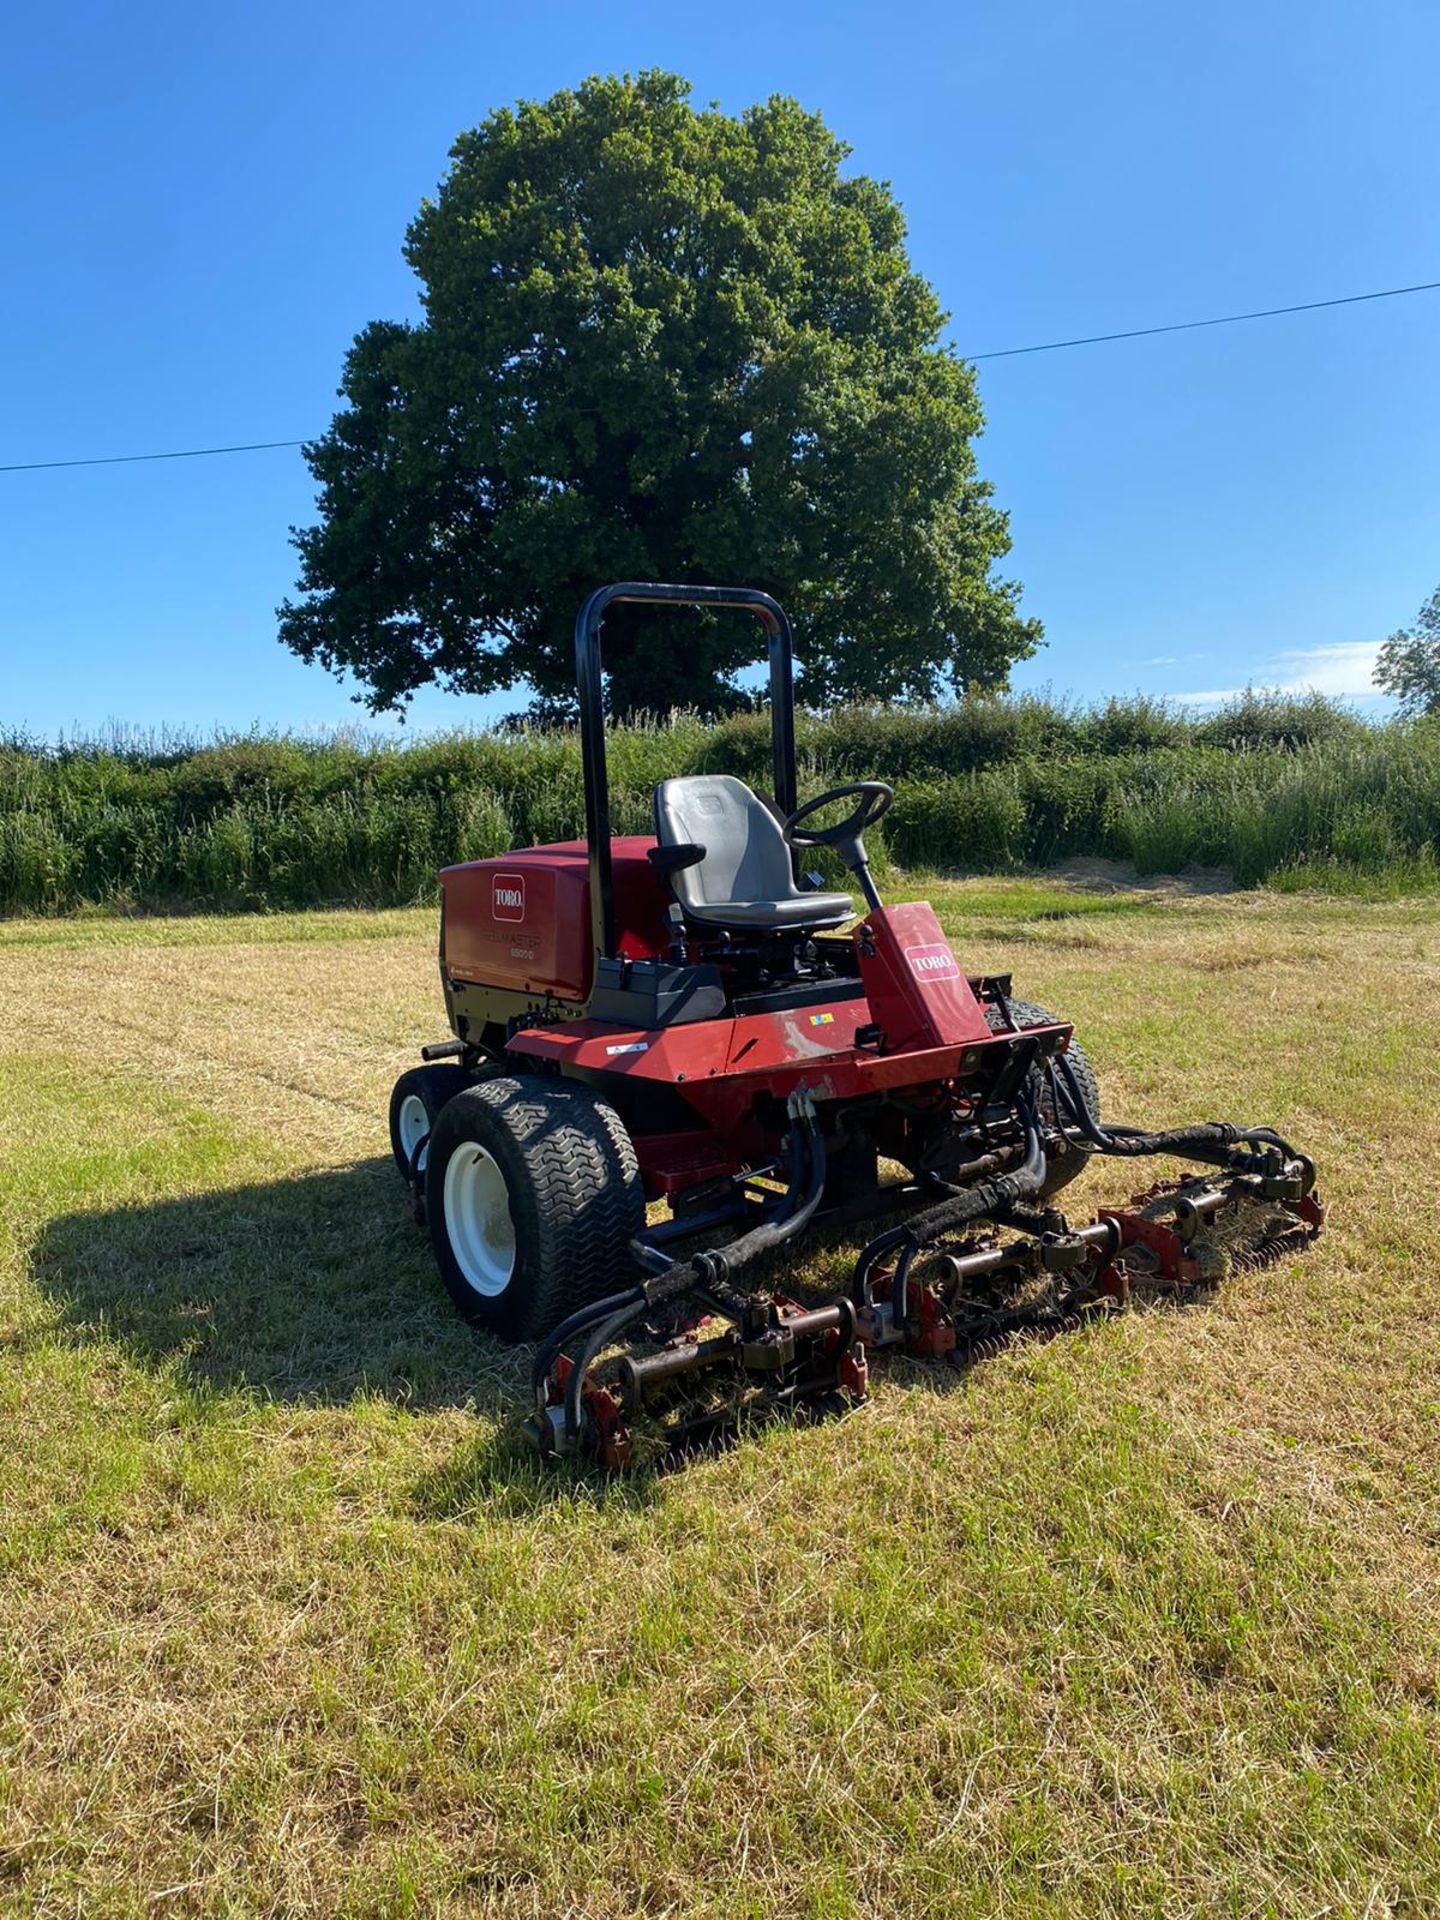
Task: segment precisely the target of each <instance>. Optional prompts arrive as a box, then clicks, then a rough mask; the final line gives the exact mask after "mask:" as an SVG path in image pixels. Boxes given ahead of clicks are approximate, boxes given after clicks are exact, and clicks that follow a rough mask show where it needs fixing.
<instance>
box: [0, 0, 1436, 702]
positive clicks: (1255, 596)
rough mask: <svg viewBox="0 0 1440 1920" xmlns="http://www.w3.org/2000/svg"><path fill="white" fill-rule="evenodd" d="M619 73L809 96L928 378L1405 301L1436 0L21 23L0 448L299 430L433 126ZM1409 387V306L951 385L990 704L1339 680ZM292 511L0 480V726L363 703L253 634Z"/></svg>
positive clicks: (249, 471)
mask: <svg viewBox="0 0 1440 1920" xmlns="http://www.w3.org/2000/svg"><path fill="white" fill-rule="evenodd" d="M642 66H665V67H670V68H673V69H675V70H677V71H679V72H682V73H684V74H686V75H687V76H688V77H689V78H690V79H691V80H692V81H693V82H694V86H695V91H696V95H697V97H698V98H699V99H700V100H702V101H703V100H708V99H716V100H718V101H719V102H720V103H721V104H722V105H723V106H725V107H727V108H730V109H739V108H741V107H743V106H745V105H746V104H748V103H749V102H750V101H752V100H755V99H757V98H760V97H763V96H764V95H765V94H767V93H770V92H773V91H782V92H788V93H793V94H795V95H797V96H798V97H799V98H800V99H801V100H802V101H804V102H805V103H806V104H807V105H809V106H812V107H816V108H819V109H820V110H821V111H822V112H823V113H824V114H825V115H826V117H827V119H828V120H829V122H830V124H831V125H832V126H833V127H834V129H835V130H836V131H837V132H838V133H839V134H840V135H842V136H843V137H844V138H845V139H846V140H848V141H849V142H850V144H851V145H852V147H853V149H854V156H853V161H852V165H853V166H854V167H855V168H856V169H857V170H863V171H865V172H868V173H871V174H875V175H877V176H879V177H881V178H884V179H887V180H889V181H890V182H891V184H892V185H893V187H894V189H895V191H896V193H897V195H898V196H899V198H900V200H901V202H902V203H903V205H904V207H905V209H906V213H907V215H908V219H909V225H910V240H911V249H912V253H913V257H914V259H915V262H916V264H917V266H918V267H919V268H920V269H921V271H923V272H924V273H925V274H926V275H928V277H929V278H930V279H931V280H932V281H933V282H934V284H935V285H936V286H937V288H938V289H939V291H940V294H941V296H942V298H943V300H944V302H945V304H946V306H947V307H948V308H949V309H950V311H951V314H952V316H953V317H952V323H951V325H952V334H953V338H954V340H955V341H956V343H957V344H958V345H959V346H960V347H961V348H962V349H963V350H966V351H970V352H975V353H982V352H985V351H988V350H991V349H996V348H1002V347H1009V346H1016V345H1023V344H1026V343H1028V342H1032V341H1043V340H1051V339H1057V338H1063V337H1067V336H1070V335H1075V334H1089V333H1099V332H1105V331H1108V330H1110V329H1114V328H1124V327H1138V326H1145V325H1151V324H1161V323H1164V322H1166V321H1171V320H1184V319H1189V318H1194V317H1198V316H1203V315H1208V314H1216V313H1226V312H1233V311H1236V310H1240V309H1244V308H1249V307H1265V306H1273V305H1282V304H1287V303H1290V302H1293V301H1302V300H1307V299H1324V298H1327V297H1331V296H1334V295H1340V294H1347V293H1357V292H1361V291H1364V290H1366V289H1368V288H1372V287H1388V286H1398V285H1403V284H1408V283H1410V282H1414V281H1421V280H1435V279H1440V146H1437V143H1436V139H1435V96H1434V86H1435V76H1436V74H1437V73H1440V9H1437V8H1436V7H1435V5H1434V4H1433V0H1371V3H1370V4H1364V5H1362V4H1359V3H1358V0H1356V4H1343V5H1342V4H1336V3H1335V0H1330V3H1328V4H1327V0H1294V3H1293V4H1289V3H1282V0H1245V3H1243V4H1241V3H1239V0H1212V3H1211V4H1209V5H1207V6H1205V7H1203V8H1200V7H1195V8H1180V7H1167V6H1156V5H1154V4H1153V0H1145V3H1142V0H1085V3H1084V4H1078V3H1077V4H1063V3H1061V0H1034V4H1032V5H1030V6H1028V7H1024V8H1017V7H1002V6H1000V5H998V4H984V5H981V4H970V5H966V4H960V5H956V4H954V3H953V0H951V3H950V4H928V3H926V4H920V0H893V3H892V4H890V5H888V6H886V7H884V8H879V7H876V6H874V5H869V6H865V5H858V4H853V3H852V0H827V4H824V5H818V4H808V3H806V4H786V3H785V0H779V3H778V4H777V3H776V0H771V3H770V4H768V5H756V4H753V0H735V3H732V4H727V5H725V6H723V7H711V8H693V7H679V6H676V5H674V4H673V0H667V3H666V4H643V5H641V4H614V3H612V0H605V3H602V4H596V0H588V4H583V5H582V4H573V3H572V0H561V3H559V4H555V3H553V0H552V3H550V4H544V3H542V4H540V5H535V6H528V7H523V6H522V7H517V6H515V5H513V4H505V5H498V4H491V3H490V0H485V4H476V3H474V0H472V3H471V4H458V3H456V0H419V3H418V4H411V5H409V6H407V7H405V8H400V7H397V6H395V5H393V4H390V5H380V4H376V3H375V0H347V4H346V5H344V6H341V5H339V4H338V3H337V0H325V3H324V4H307V3H306V0H289V3H288V4H284V5H281V4H277V3H276V0H250V4H247V5H246V6H244V7H239V8H216V7H195V6H193V5H185V6H181V5H178V4H175V3H174V0H152V3H151V4H146V5H142V6H140V7H135V6H133V5H125V6H122V5H119V4H98V0H92V3H91V4H65V3H64V0H60V3H59V4H57V5H54V6H51V7H48V8H43V9H42V8H40V7H33V6H32V7H29V8H26V9H24V10H23V12H21V11H19V10H13V11H12V12H11V14H10V16H9V19H8V22H7V31H6V52H5V60H4V62H3V66H0V159H3V177H4V180H5V182H6V187H7V191H6V195H5V263H6V271H5V275H4V284H3V287H0V364H3V366H4V368H5V389H6V392H5V404H4V409H3V415H0V420H3V426H0V462H8V461H22V460H44V459H57V460H58V459H65V458H71V457H80V456H84V455H91V454H111V453H115V454H119V453H131V452H142V451H148V450H152V449H155V450H158V449H163V448H168V447H186V446H203V445H209V444H216V443H225V442H232V441H253V440H269V439H283V438H289V437H291V436H294V435H305V434H310V433H314V432H317V431H319V430H321V429H322V428H323V427H324V425H325V424H326V422H327V421H328V419H329V416H330V412H331V410H332V406H333V401H334V389H335V385H336V381H337V379H338V375H339V369H340V361H341V356H342V354H343V353H344V350H345V348H346V346H347V345H348V343H349V341H350V338H351V336H352V335H353V334H354V333H355V332H356V331H357V330H358V329H359V328H360V327H361V326H362V325H364V324H365V323H366V322H367V321H368V320H370V319H373V318H377V317H380V316H404V315H407V314H409V313H411V312H413V311H414V307H415V294H414V284H413V281H412V279H411V277H410V275H409V272H408V270H407V269H406V267H405V266H404V263H403V262H402V260H401V258H400V253H399V247H400V241H401V238H402V235H403V231H404V228H405V224H406V222H407V220H408V219H409V218H410V216H411V215H412V214H413V213H414V211H415V208H416V206H417V204H418V202H419V200H420V198H421V196H422V195H423V194H425V193H426V192H428V191H430V190H431V189H432V188H433V187H434V185H435V183H436V181H437V180H438V179H439V177H440V175H441V174H442V172H443V171H444V168H445V164H446V153H447V150H448V147H449V144H450V142H451V140H452V139H453V137H454V135H455V134H456V133H457V132H458V131H459V130H460V129H461V128H462V127H465V126H468V125H472V124H474V123H475V122H476V121H478V120H479V119H481V118H482V117H483V116H484V114H485V113H486V112H487V111H488V110H489V109H490V108H491V107H493V106H496V105H499V104H502V103H505V102H508V101H511V100H513V99H515V98H516V97H518V96H521V95H528V96H532V97H533V96H537V95H538V96H543V95H545V94H547V93H549V92H552V91H553V90H555V89H556V88H558V87H561V86H564V85H568V84H572V83H574V82H575V81H577V80H579V79H580V78H582V77H583V76H584V75H585V74H586V73H589V72H595V71H617V70H632V71H633V70H635V69H637V68H639V67H642ZM1437 373H1440V293H1432V294H1421V295H1417V296H1414V297H1413V298H1410V299H1405V300H1394V301H1381V302H1377V303H1374V304H1371V305H1367V306H1361V307H1351V308H1342V309H1339V310H1337V311H1333V312H1328V313H1314V314H1301V315H1296V316H1293V317H1291V318H1288V319H1280V320H1268V321H1259V322H1255V323H1252V324H1249V325H1244V326H1236V327H1227V328H1219V329H1215V330H1213V331H1209V332H1203V333H1192V334H1179V335H1172V336H1169V337H1162V338H1159V339H1153V340H1140V341H1131V342H1124V343H1119V344H1116V345H1110V346H1096V347H1086V348H1080V349H1077V350H1075V351H1073V352H1067V353H1055V354H1039V355H1034V356H1025V357H1021V358H1016V359H1009V360H998V361H991V362H989V363H987V364H984V365H982V367H981V368H980V382H981V392H982V396H983V399H984V403H985V407H986V411H987V414H988V417H989V429H988V432H987V434H986V436H985V438H984V440H983V441H982V442H981V443H980V459H981V465H982V469H983V470H984V471H985V472H986V473H987V474H988V475H989V476H990V477H991V478H992V479H993V480H994V482H995V485H996V490H997V495H998V499H999V501H1000V503H1001V504H1002V505H1003V506H1005V507H1006V508H1008V509H1009V511H1010V513H1011V515H1012V531H1013V536H1014V552H1013V554H1012V556H1011V561H1010V564H1009V568H1008V571H1010V572H1011V573H1013V574H1014V575H1015V576H1016V577H1018V578H1019V579H1021V580H1023V581H1024V583H1025V602H1024V604H1025V607H1026V610H1027V611H1029V612H1032V613H1035V614H1038V615H1039V616H1040V617H1041V618H1042V619H1043V620H1044V621H1045V623H1046V627H1047V632H1048V638H1049V645H1048V647H1047V648H1046V650H1045V651H1044V652H1043V653H1042V654H1041V655H1040V656H1039V658H1038V659H1037V660H1036V661H1034V662H1031V663H1028V664H1027V665H1026V666H1024V667H1023V668H1022V669H1020V671H1019V673H1018V674H1017V684H1020V685H1025V686H1040V685H1045V684H1049V685H1050V686H1051V687H1052V688H1053V689H1054V690H1055V691H1056V692H1070V693H1073V694H1076V695H1079V696H1081V697H1086V698H1088V697H1093V696H1096V695H1101V694H1104V693H1107V692H1126V691H1131V690H1134V689H1137V688H1141V689H1145V690H1146V691H1149V692H1152V693H1157V694H1175V695H1185V694H1195V693H1218V692H1225V691H1227V690H1229V689H1231V688H1235V687H1241V686H1244V685H1245V684H1247V682H1254V683H1256V684H1294V685H1316V686H1319V687H1321V688H1322V689H1324V690H1327V691H1332V692H1338V693H1363V692H1364V690H1365V688H1366V686H1367V684H1368V678H1369V665H1370V661H1371V659H1372V657H1373V649H1374V644H1375V643H1376V642H1377V641H1378V640H1379V639H1380V638H1382V637H1383V636H1384V635H1385V634H1386V633H1388V632H1389V631H1391V630H1392V629H1394V628H1395V627H1397V626H1399V625H1402V624H1405V623H1407V622H1408V621H1409V620H1410V619H1411V618H1412V617H1413V615H1414V614H1415V612H1416V610H1417V609H1418V607H1419V605H1420V603H1421V602H1422V600H1423V599H1424V598H1425V596H1426V595H1427V594H1428V593H1429V592H1430V591H1431V590H1432V589H1433V588H1434V587H1435V586H1436V584H1437V583H1440V484H1437V474H1440V467H1437V452H1440V378H1437ZM310 505H311V490H310V485H309V480H308V475H307V473H306V470H305V468H304V466H303V463H302V462H301V460H300V457H299V455H298V453H295V452H279V453H254V454H245V455H239V456H236V457H234V458H229V459H216V460H195V461H184V462H175V463H169V464H158V465H153V466H134V467H109V468H106V467H100V468H94V469H88V470H87V469H80V470H78V471H68V472H54V473H16V474H0V726H13V725H17V724H28V725H29V726H30V727H32V728H34V729H35V730H37V731H40V732H43V733H49V734H54V733H55V732H57V731H59V730H62V729H63V730H66V731H69V730H70V729H72V728H73V727H79V728H81V729H90V730H93V729H96V728H101V727H104V726H105V725H106V724H107V723H110V722H120V723H123V724H129V725H133V726H140V727H172V728H181V729H186V728H189V729H208V728H210V727H213V726H217V725H218V726H223V727H246V726H249V725H252V724H255V723H259V724H261V725H266V726H276V725H284V726H293V727H297V728H315V727H325V726H328V725H334V724H337V723H338V724H349V723H355V722H357V721H358V722H364V719H365V716H364V715H363V712H362V711H361V710H360V709H358V708H356V707H355V706H353V705H352V704H351V703H350V700H349V696H348V692H347V690H346V689H345V688H343V687H342V686H340V685H339V684H338V683H337V682H335V681H333V680H331V679H329V678H328V677H327V676H325V675H324V674H322V673H321V672H320V670H319V669H318V668H309V667H305V666H303V665H301V664H300V663H299V662H298V661H296V660H294V659H293V658H292V657H291V656H289V655H288V654H286V653H285V652H284V651H283V650H282V649H281V647H280V646H279V644H278V642H277V641H276V639H275V624H274V615H273V609H274V607H275V605H276V603H277V602H278V601H279V600H280V599H281V598H282V597H283V595H284V594H285V593H286V592H287V591H288V590H289V587H290V585H291V583H292V580H293V573H294V569H293V555H292V553H291V550H290V547H289V545H288V540H287V528H288V526H289V524H290V523H292V522H303V521H305V520H306V519H307V518H309V517H310ZM496 704H498V706H499V707H500V708H502V709H503V707H504V706H505V705H506V704H507V703H506V702H504V701H503V700H502V701H500V702H498V703H492V707H493V706H494V705H496ZM486 714H487V708H486V705H485V703H483V702H478V701H473V700H471V701H468V702H467V701H461V700H458V699H455V698H452V697H449V696H445V695H442V694H440V693H439V692H436V691H428V692H427V693H425V694H424V695H423V696H422V697H421V698H420V699H419V700H418V701H417V703H416V705H415V708H414V709H413V711H412V725H418V726H421V727H434V726H448V725H456V724H465V723H474V722H476V721H480V720H483V719H484V718H485V717H486Z"/></svg>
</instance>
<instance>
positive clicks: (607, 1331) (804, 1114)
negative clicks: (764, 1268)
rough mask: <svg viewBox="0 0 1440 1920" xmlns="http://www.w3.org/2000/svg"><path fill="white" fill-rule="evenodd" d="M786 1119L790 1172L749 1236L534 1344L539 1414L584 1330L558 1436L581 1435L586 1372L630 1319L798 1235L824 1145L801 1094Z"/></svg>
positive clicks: (572, 1319)
mask: <svg viewBox="0 0 1440 1920" xmlns="http://www.w3.org/2000/svg"><path fill="white" fill-rule="evenodd" d="M788 1105H789V1109H790V1118H791V1124H792V1138H791V1164H792V1168H793V1177H792V1180H791V1184H790V1187H789V1189H788V1191H787V1193H786V1195H785V1201H784V1204H783V1206H782V1211H781V1213H780V1214H779V1216H778V1217H776V1218H774V1219H771V1220H766V1221H762V1222H761V1223H760V1224H759V1225H758V1226H755V1227H752V1228H751V1229H750V1230H749V1232H748V1233H742V1234H741V1235H740V1237H739V1238H738V1239H736V1240H732V1241H731V1242H730V1243H729V1245H728V1246H722V1247H711V1248H706V1249H705V1250H703V1251H702V1252H700V1253H696V1254H692V1255H691V1256H690V1258H689V1259H687V1260H681V1261H677V1262H676V1263H675V1265H674V1266H671V1267H667V1268H666V1269H664V1271H663V1272H660V1273H654V1274H651V1275H650V1276H649V1277H648V1278H647V1279H645V1280H643V1281H642V1282H641V1283H640V1284H639V1285H638V1286H635V1287H629V1288H626V1289H625V1290H624V1291H622V1292H620V1293H613V1294H609V1295H607V1296H606V1297H605V1298H604V1299H603V1300H594V1301H591V1302H590V1303H589V1304H588V1305H586V1306H584V1307H581V1308H580V1309H578V1311H577V1312H575V1313H572V1314H571V1315H570V1316H569V1318H568V1319H566V1320H563V1321H561V1323H560V1325H559V1326H558V1327H556V1328H555V1330H554V1331H553V1332H552V1333H551V1334H549V1335H548V1336H547V1337H546V1339H545V1340H544V1342H543V1343H542V1344H541V1345H540V1347H539V1348H537V1350H536V1353H535V1358H534V1361H533V1362H532V1364H531V1387H532V1389H533V1391H534V1394H535V1399H536V1406H537V1408H538V1409H539V1410H540V1411H541V1412H543V1411H544V1395H545V1382H546V1380H547V1378H548V1376H549V1373H550V1369H551V1367H552V1366H553V1365H554V1363H555V1358H556V1355H557V1354H558V1353H559V1352H560V1350H561V1348H562V1346H564V1345H565V1343H566V1342H567V1341H569V1340H573V1339H574V1338H575V1337H576V1336H577V1335H578V1334H580V1333H588V1335H589V1337H588V1338H587V1340H586V1342H585V1345H584V1348H583V1349H582V1351H581V1353H580V1356H579V1358H578V1360H577V1361H576V1364H575V1366H574V1367H573V1368H572V1370H571V1373H570V1377H569V1380H568V1381H567V1383H566V1388H565V1437H566V1441H567V1442H568V1443H569V1444H570V1445H572V1446H573V1445H574V1444H575V1442H576V1440H577V1439H578V1437H579V1433H580V1411H581V1397H582V1394H583V1392H584V1384H585V1376H586V1374H587V1372H588V1371H589V1369H590V1368H591V1367H592V1366H593V1365H594V1363H595V1361H596V1359H597V1358H598V1356H599V1355H600V1354H601V1353H602V1352H603V1351H604V1350H605V1348H606V1346H608V1345H609V1344H610V1342H611V1341H613V1340H614V1339H615V1337H616V1335H617V1334H619V1333H620V1332H621V1331H622V1330H623V1329H624V1328H625V1327H626V1326H628V1325H629V1324H630V1322H631V1321H632V1320H636V1319H638V1318H639V1317H640V1316H641V1315H642V1314H643V1313H645V1312H647V1311H649V1309H651V1308H652V1307H657V1306H660V1305H662V1304H663V1303H664V1302H665V1301H667V1300H673V1299H675V1298H676V1297H677V1296H678V1295H680V1294H682V1293H689V1292H691V1291H692V1290H693V1289H695V1288H697V1287H705V1286H710V1287H717V1286H723V1284H724V1282H725V1281H726V1280H727V1279H728V1278H729V1277H730V1275H731V1274H733V1273H735V1272H737V1271H738V1269H739V1268H741V1267H743V1266H746V1265H748V1264H749V1263H750V1262H751V1261H752V1260H755V1259H758V1258H759V1256H760V1255H761V1254H764V1253H769V1252H771V1251H772V1250H773V1249H774V1248H775V1247H778V1246H780V1245H782V1244H783V1243H784V1242H785V1241H786V1240H789V1239H791V1238H792V1237H793V1236H794V1235H795V1234H797V1233H799V1232H800V1230H801V1228H802V1227H804V1226H805V1225H806V1223H807V1222H808V1221H809V1220H810V1218H811V1217H812V1215H813V1214H814V1212H815V1209H816V1208H817V1207H818V1206H819V1204H820V1197H821V1195H822V1193H823V1192H824V1188H825V1146H824V1142H823V1141H822V1139H821V1137H820V1128H819V1125H818V1123H817V1121H816V1118H815V1108H814V1105H813V1103H812V1101H811V1100H810V1098H809V1096H808V1095H807V1094H792V1095H791V1096H790V1100H789V1102H788ZM802 1169H804V1170H805V1172H806V1173H807V1175H808V1177H807V1179H806V1185H805V1192H804V1196H803V1198H800V1197H799V1189H800V1175H801V1171H802Z"/></svg>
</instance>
